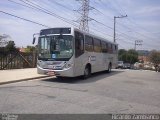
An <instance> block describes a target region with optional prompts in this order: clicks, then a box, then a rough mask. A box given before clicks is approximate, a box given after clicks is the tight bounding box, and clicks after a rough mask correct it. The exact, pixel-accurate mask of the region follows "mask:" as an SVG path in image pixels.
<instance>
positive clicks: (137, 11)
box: [0, 0, 160, 50]
mask: <svg viewBox="0 0 160 120" xmlns="http://www.w3.org/2000/svg"><path fill="white" fill-rule="evenodd" d="M23 1H24V2H23ZM17 3H18V4H17ZM26 3H29V4H32V5H33V4H34V5H39V8H40V7H41V8H44V9H46V10H48V11H49V12H50V13H51V14H46V13H44V12H42V11H40V10H37V9H36V7H33V6H30V5H28V4H26ZM20 4H21V5H20ZM26 6H29V8H28V7H26ZM80 7H81V1H80V0H79V1H77V0H0V11H1V12H0V34H7V35H10V37H11V39H12V40H13V41H15V44H16V46H17V47H26V46H27V45H32V39H33V34H34V33H38V32H39V31H40V30H41V29H45V28H47V27H44V26H40V25H37V24H34V23H31V22H27V21H24V20H21V19H18V18H15V17H13V16H9V15H7V14H4V13H2V11H3V12H6V13H9V14H13V15H16V16H18V17H22V18H25V19H28V20H31V21H34V22H37V23H40V24H43V25H46V26H48V27H65V26H66V27H70V26H71V27H77V26H79V20H80V16H81V14H79V12H80V11H79V9H80ZM57 15H58V16H57ZM122 15H127V17H124V18H116V42H117V43H118V44H119V49H133V48H134V45H135V41H137V40H139V41H143V42H141V44H142V45H140V46H137V47H136V49H138V50H152V49H156V50H160V0H90V11H89V17H90V18H91V19H92V20H90V21H89V32H90V33H92V34H96V35H97V36H101V37H103V38H106V39H107V40H109V41H113V25H114V16H116V17H119V16H122ZM59 18H60V19H59ZM62 19H63V20H62ZM66 21H67V22H66ZM70 23H71V24H70ZM73 24H74V25H73Z"/></svg>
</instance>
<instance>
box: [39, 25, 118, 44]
mask: <svg viewBox="0 0 160 120" xmlns="http://www.w3.org/2000/svg"><path fill="white" fill-rule="evenodd" d="M72 29H73V30H74V31H78V32H81V33H83V34H85V35H89V36H91V37H93V38H97V39H100V40H102V41H105V42H109V43H112V44H115V45H118V44H117V43H114V42H112V41H109V40H107V39H106V38H102V37H98V36H96V35H93V34H91V33H87V32H84V31H81V30H80V29H78V28H74V27H55V28H48V29H42V30H41V31H40V35H45V34H58V33H59V32H62V34H71V30H72Z"/></svg>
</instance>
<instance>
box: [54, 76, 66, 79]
mask: <svg viewBox="0 0 160 120" xmlns="http://www.w3.org/2000/svg"><path fill="white" fill-rule="evenodd" d="M56 77H57V79H58V80H63V79H64V77H61V76H56Z"/></svg>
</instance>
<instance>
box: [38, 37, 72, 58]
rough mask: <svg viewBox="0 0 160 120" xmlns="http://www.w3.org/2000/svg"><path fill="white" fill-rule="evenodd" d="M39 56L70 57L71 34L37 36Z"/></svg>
mask: <svg viewBox="0 0 160 120" xmlns="http://www.w3.org/2000/svg"><path fill="white" fill-rule="evenodd" d="M38 46H39V52H38V53H39V55H38V57H39V58H48V59H56V58H70V57H71V56H72V55H73V37H72V36H71V35H53V36H44V37H40V38H39V42H38Z"/></svg>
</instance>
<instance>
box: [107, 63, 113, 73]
mask: <svg viewBox="0 0 160 120" xmlns="http://www.w3.org/2000/svg"><path fill="white" fill-rule="evenodd" d="M111 71H112V64H111V63H110V64H109V66H108V70H107V73H110V72H111Z"/></svg>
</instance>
